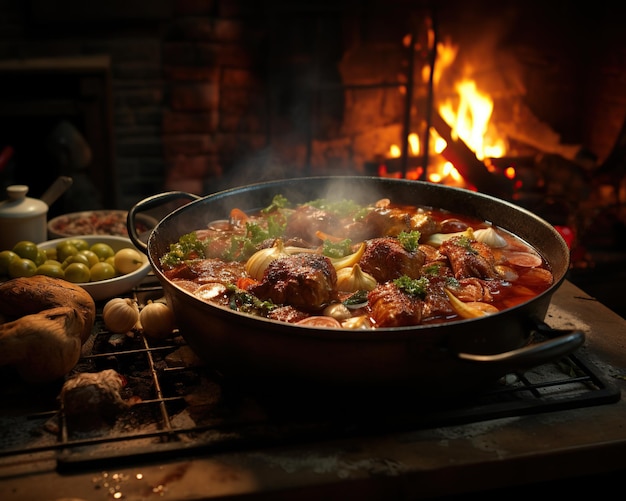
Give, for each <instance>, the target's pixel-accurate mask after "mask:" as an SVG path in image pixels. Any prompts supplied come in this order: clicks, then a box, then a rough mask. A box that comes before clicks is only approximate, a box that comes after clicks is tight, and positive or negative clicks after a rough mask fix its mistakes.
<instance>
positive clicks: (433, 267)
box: [422, 263, 441, 277]
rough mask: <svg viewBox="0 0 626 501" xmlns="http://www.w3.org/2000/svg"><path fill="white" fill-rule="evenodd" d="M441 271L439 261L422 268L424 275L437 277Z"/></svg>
mask: <svg viewBox="0 0 626 501" xmlns="http://www.w3.org/2000/svg"><path fill="white" fill-rule="evenodd" d="M440 271H441V263H431V264H429V265H427V266H424V267H423V268H422V273H423V274H424V275H430V276H432V277H438V276H439V273H440Z"/></svg>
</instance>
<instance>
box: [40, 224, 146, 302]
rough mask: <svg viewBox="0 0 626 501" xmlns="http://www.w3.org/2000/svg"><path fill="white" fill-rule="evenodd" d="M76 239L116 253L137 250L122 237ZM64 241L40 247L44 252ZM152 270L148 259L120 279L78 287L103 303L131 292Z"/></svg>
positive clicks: (86, 236) (89, 236)
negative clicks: (106, 247) (102, 246)
mask: <svg viewBox="0 0 626 501" xmlns="http://www.w3.org/2000/svg"><path fill="white" fill-rule="evenodd" d="M75 238H80V239H82V240H86V241H87V243H88V244H89V246H90V247H91V246H92V245H93V244H95V243H105V244H108V245H110V246H111V247H112V249H113V250H114V251H115V252H117V251H118V250H120V249H124V248H126V247H130V248H132V249H135V248H136V247H135V246H134V245H133V243H132V242H131V241H130V239H129V238H126V237H120V236H108V235H78V236H76V237H75ZM64 240H67V237H64V238H57V239H54V240H48V241H47V242H43V243H40V244H38V247H39V248H40V249H44V250H46V249H54V248H55V247H56V246H57V244H59V243H60V242H63V241H64ZM142 255H143V253H142ZM150 270H152V266H151V265H150V262H149V261H148V259H147V258H146V260H145V262H144V264H142V265H141V267H140V268H139V269H137V270H135V271H133V272H131V273H127V274H126V275H120V276H119V277H115V278H110V279H108V280H100V281H98V282H86V283H78V284H76V285H79V286H81V287H82V288H83V289H85V290H86V291H87V292H88V293H89V294H90V295H91V297H92V298H93V299H94V301H101V300H103V299H109V298H112V297H115V296H119V295H123V294H126V293H127V292H130V291H131V290H132V288H133V287H135V286H136V285H138V284H139V283H140V282H141V281H142V280H143V279H144V278H145V276H146V275H147V274H148V273H149V272H150Z"/></svg>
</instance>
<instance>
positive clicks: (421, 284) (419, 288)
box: [393, 275, 430, 299]
mask: <svg viewBox="0 0 626 501" xmlns="http://www.w3.org/2000/svg"><path fill="white" fill-rule="evenodd" d="M393 283H394V284H395V285H396V287H398V289H400V290H401V291H403V292H404V293H406V294H409V295H411V296H416V297H421V298H422V299H423V298H424V297H425V296H426V292H427V291H428V286H429V285H430V282H429V281H428V279H427V278H426V277H420V278H411V277H408V276H406V275H402V276H401V277H400V278H396V279H395V280H394V281H393Z"/></svg>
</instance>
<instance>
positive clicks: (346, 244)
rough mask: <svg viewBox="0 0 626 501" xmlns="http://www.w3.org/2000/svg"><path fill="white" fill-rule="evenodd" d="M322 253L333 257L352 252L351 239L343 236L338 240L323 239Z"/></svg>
mask: <svg viewBox="0 0 626 501" xmlns="http://www.w3.org/2000/svg"><path fill="white" fill-rule="evenodd" d="M322 254H324V255H325V256H328V257H333V258H339V257H345V256H347V255H348V254H352V240H350V239H349V238H345V239H344V240H340V241H339V242H331V241H330V240H324V244H323V245H322Z"/></svg>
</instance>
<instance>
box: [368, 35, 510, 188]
mask: <svg viewBox="0 0 626 501" xmlns="http://www.w3.org/2000/svg"><path fill="white" fill-rule="evenodd" d="M409 41H410V38H409V37H405V38H404V39H403V43H404V45H405V46H408V44H409ZM457 53H458V46H456V45H454V44H452V43H451V42H450V41H449V40H447V41H445V42H441V43H438V44H437V62H436V64H435V67H434V71H435V73H434V74H433V85H434V88H435V95H436V94H437V91H436V89H437V86H438V84H439V83H440V81H441V78H442V75H443V73H444V72H445V71H446V70H447V69H448V68H449V67H451V66H452V64H453V63H454V61H455V59H456V56H457ZM430 69H431V68H430V66H429V65H425V66H424V68H423V69H422V78H423V80H424V82H427V81H428V80H429V77H430ZM454 90H455V92H456V94H457V95H456V96H455V97H454V98H448V99H446V100H445V101H443V102H442V103H441V104H440V105H439V106H438V111H439V113H440V115H441V117H442V118H443V119H444V120H445V121H446V123H447V124H448V125H449V126H450V128H451V134H452V137H453V138H455V139H456V138H460V139H462V140H463V142H464V143H465V144H466V145H467V147H468V148H470V149H471V150H472V151H473V152H474V154H475V155H476V158H478V159H479V160H483V161H484V163H485V165H486V166H487V169H488V170H490V171H491V172H495V171H496V166H495V165H493V164H491V162H489V159H490V158H502V157H503V156H504V155H505V153H506V150H507V148H506V142H505V140H504V139H503V138H501V137H499V136H498V135H497V133H496V132H495V131H494V127H493V126H492V125H491V124H490V120H491V117H492V114H493V109H494V102H493V100H492V99H491V98H490V97H489V96H488V95H487V94H484V93H483V92H481V91H480V90H479V89H478V87H477V85H476V82H475V81H474V80H472V79H470V78H467V77H465V78H462V79H460V80H459V81H458V82H457V83H456V84H455V86H454ZM455 103H456V107H455ZM429 134H430V137H429V139H430V141H429V155H432V157H431V162H432V163H431V165H428V171H427V178H428V180H429V181H431V182H435V183H445V184H451V185H456V186H464V180H463V177H462V176H461V175H460V174H459V172H458V171H457V170H456V168H455V167H454V165H452V164H451V163H450V162H448V161H446V160H444V159H443V158H442V157H440V155H441V153H442V152H443V151H444V150H445V148H446V146H447V144H446V141H445V139H443V138H442V137H441V136H440V135H439V134H438V133H437V131H436V130H435V129H433V128H431V129H430V131H429ZM407 139H408V146H409V153H410V155H411V156H414V157H418V155H420V154H421V149H422V148H421V144H420V138H419V135H418V134H415V133H411V134H410V135H409V137H408V138H407ZM401 153H402V149H401V148H400V147H399V146H398V145H396V144H393V145H391V147H390V148H389V153H388V158H399V157H400V155H401ZM381 167H384V168H381V171H380V172H379V174H380V175H382V176H395V177H397V173H389V172H387V169H386V166H384V165H383V166H381ZM423 173H424V170H423V167H422V166H419V167H411V168H410V169H409V170H408V171H407V172H406V177H407V178H408V179H419V178H420V176H421V175H423ZM502 174H503V175H505V176H506V177H507V178H509V179H514V178H515V169H514V168H513V167H508V168H507V169H506V170H505V171H504V172H503V173H502Z"/></svg>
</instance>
